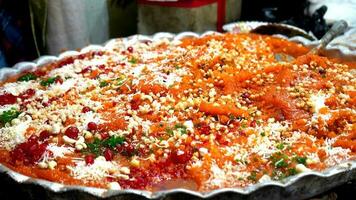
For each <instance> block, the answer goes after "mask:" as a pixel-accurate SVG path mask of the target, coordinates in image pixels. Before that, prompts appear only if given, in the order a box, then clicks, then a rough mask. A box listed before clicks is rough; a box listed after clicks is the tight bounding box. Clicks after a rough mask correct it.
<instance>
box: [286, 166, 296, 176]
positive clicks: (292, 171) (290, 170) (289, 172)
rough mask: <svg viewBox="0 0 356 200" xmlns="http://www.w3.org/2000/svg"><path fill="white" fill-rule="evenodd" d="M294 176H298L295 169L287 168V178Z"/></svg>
mask: <svg viewBox="0 0 356 200" xmlns="http://www.w3.org/2000/svg"><path fill="white" fill-rule="evenodd" d="M295 174H298V172H297V170H296V169H295V168H289V169H288V176H293V175H295Z"/></svg>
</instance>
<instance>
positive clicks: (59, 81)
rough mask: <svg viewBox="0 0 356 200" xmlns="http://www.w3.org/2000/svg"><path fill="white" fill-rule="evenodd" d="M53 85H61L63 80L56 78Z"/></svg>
mask: <svg viewBox="0 0 356 200" xmlns="http://www.w3.org/2000/svg"><path fill="white" fill-rule="evenodd" d="M54 82H55V83H57V84H58V83H59V84H62V83H63V79H62V78H56V80H54Z"/></svg>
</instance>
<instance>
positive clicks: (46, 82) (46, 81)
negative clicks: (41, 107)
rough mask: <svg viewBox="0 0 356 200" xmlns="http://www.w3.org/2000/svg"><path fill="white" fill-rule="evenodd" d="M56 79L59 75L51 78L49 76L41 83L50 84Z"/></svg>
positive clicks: (43, 84)
mask: <svg viewBox="0 0 356 200" xmlns="http://www.w3.org/2000/svg"><path fill="white" fill-rule="evenodd" d="M56 79H57V77H50V78H47V79H46V80H42V81H41V83H40V84H41V85H42V86H49V85H51V84H52V83H54V82H55V81H56Z"/></svg>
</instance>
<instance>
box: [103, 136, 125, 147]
mask: <svg viewBox="0 0 356 200" xmlns="http://www.w3.org/2000/svg"><path fill="white" fill-rule="evenodd" d="M124 141H125V138H124V137H120V136H111V137H110V138H108V139H106V140H104V141H103V145H104V146H106V147H110V148H112V149H113V148H115V147H116V146H117V145H119V144H122V143H124Z"/></svg>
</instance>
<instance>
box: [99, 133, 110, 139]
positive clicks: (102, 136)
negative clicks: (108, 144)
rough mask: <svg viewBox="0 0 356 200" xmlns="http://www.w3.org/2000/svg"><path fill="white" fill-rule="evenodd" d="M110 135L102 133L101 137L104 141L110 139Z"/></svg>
mask: <svg viewBox="0 0 356 200" xmlns="http://www.w3.org/2000/svg"><path fill="white" fill-rule="evenodd" d="M109 136H110V135H109V134H108V133H100V137H101V139H102V140H105V139H106V138H108V137H109Z"/></svg>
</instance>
